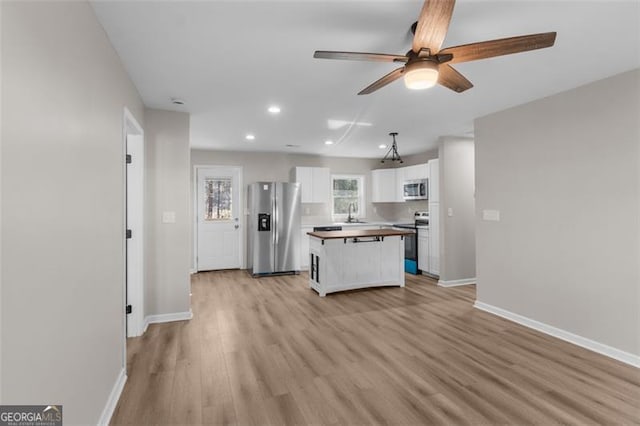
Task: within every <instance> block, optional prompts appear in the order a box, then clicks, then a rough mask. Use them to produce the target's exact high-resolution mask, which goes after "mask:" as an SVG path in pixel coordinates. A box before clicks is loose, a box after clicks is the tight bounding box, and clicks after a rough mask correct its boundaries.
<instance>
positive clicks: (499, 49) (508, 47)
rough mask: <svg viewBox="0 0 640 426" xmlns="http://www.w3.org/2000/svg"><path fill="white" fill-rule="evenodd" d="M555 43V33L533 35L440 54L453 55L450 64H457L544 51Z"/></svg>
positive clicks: (469, 46)
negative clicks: (531, 51)
mask: <svg viewBox="0 0 640 426" xmlns="http://www.w3.org/2000/svg"><path fill="white" fill-rule="evenodd" d="M555 41H556V33H555V32H552V33H540V34H531V35H526V36H519V37H509V38H501V39H498V40H490V41H482V42H480V43H471V44H463V45H461V46H454V47H447V48H446V49H442V50H441V51H440V54H451V55H453V59H452V60H451V61H449V62H448V63H451V64H455V63H458V62H468V61H476V60H478V59H486V58H492V57H494V56H502V55H511V54H512V53H518V52H526V51H528V50H536V49H543V48H545V47H551V46H553V43H555Z"/></svg>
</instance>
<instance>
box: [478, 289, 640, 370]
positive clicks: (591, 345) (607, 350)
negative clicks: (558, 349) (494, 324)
mask: <svg viewBox="0 0 640 426" xmlns="http://www.w3.org/2000/svg"><path fill="white" fill-rule="evenodd" d="M473 306H474V307H476V308H477V309H480V310H482V311H486V312H489V313H490V314H494V315H497V316H499V317H502V318H506V319H508V320H510V321H513V322H516V323H518V324H520V325H524V326H525V327H529V328H532V329H534V330H537V331H540V332H541V333H544V334H548V335H550V336H553V337H557V338H558V339H561V340H564V341H566V342H569V343H573V344H574V345H577V346H580V347H583V348H585V349H589V350H590V351H593V352H597V353H599V354H601V355H605V356H608V357H609V358H613V359H617V360H618V361H621V362H624V363H625V364H629V365H632V366H634V367H637V368H640V356H638V355H634V354H630V353H629V352H625V351H622V350H620V349H616V348H613V347H611V346H608V345H605V344H603V343H599V342H596V341H593V340H590V339H587V338H586V337H582V336H578V335H577V334H573V333H570V332H568V331H565V330H562V329H560V328H556V327H553V326H550V325H548V324H544V323H542V322H539V321H536V320H533V319H531V318H527V317H523V316H522V315H518V314H514V313H513V312H510V311H507V310H504V309H501V308H498V307H496V306H493V305H488V304H486V303H483V302H479V301H476V303H474V305H473Z"/></svg>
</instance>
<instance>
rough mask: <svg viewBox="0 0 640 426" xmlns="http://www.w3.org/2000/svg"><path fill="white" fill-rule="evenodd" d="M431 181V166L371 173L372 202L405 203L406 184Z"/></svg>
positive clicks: (421, 165) (425, 165)
mask: <svg viewBox="0 0 640 426" xmlns="http://www.w3.org/2000/svg"><path fill="white" fill-rule="evenodd" d="M418 179H429V164H427V163H425V164H416V165H415V166H408V167H399V168H397V169H379V170H372V171H371V202H373V203H403V202H404V182H405V181H407V180H418Z"/></svg>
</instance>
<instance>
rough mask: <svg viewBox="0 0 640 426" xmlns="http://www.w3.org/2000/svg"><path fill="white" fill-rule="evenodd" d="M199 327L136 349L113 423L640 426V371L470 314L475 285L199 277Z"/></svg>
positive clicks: (148, 337)
mask: <svg viewBox="0 0 640 426" xmlns="http://www.w3.org/2000/svg"><path fill="white" fill-rule="evenodd" d="M192 291H193V296H192V305H193V313H194V318H193V320H191V321H183V322H174V323H167V324H155V325H151V326H150V327H149V329H148V330H147V332H146V333H145V335H144V336H142V337H139V338H135V339H130V341H129V342H128V345H127V348H128V374H129V379H128V381H127V383H126V386H125V389H124V391H123V394H122V396H121V398H120V401H119V403H118V406H117V408H116V411H115V413H114V416H113V419H112V424H114V425H117V424H131V425H146V424H175V425H187V424H237V425H269V424H278V425H279V424H297V425H304V424H314V425H325V424H326V425H338V424H358V425H364V424H388V425H409V424H411V425H417V424H451V425H467V424H473V425H477V424H504V425H506V424H518V425H523V424H540V425H551V424H580V425H585V424H638V423H639V422H640V370H638V369H635V368H633V367H630V366H627V365H625V364H622V363H620V362H617V361H614V360H612V359H609V358H606V357H604V356H600V355H597V354H595V353H593V352H590V351H587V350H585V349H582V348H579V347H577V346H574V345H571V344H569V343H566V342H563V341H561V340H558V339H554V338H552V337H549V336H546V335H544V334H541V333H538V332H536V331H533V330H530V329H527V328H525V327H522V326H519V325H517V324H514V323H512V322H509V321H507V320H504V319H502V318H499V317H496V316H493V315H491V314H488V313H485V312H482V311H479V310H477V309H474V308H473V306H472V305H473V302H474V300H475V288H474V286H465V287H457V288H441V287H437V286H436V285H435V282H434V281H432V280H430V279H429V278H426V277H423V276H413V275H407V279H406V287H405V288H398V287H388V288H378V289H368V290H361V291H351V292H344V293H336V294H331V295H329V296H327V297H325V298H320V297H318V295H317V294H316V293H315V292H313V291H312V290H310V289H309V288H308V286H307V275H306V274H302V275H299V276H281V277H269V278H260V279H253V278H251V277H250V276H249V275H248V274H247V273H246V272H245V271H223V272H208V273H199V274H196V275H193V278H192Z"/></svg>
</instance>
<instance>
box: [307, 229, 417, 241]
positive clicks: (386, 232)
mask: <svg viewBox="0 0 640 426" xmlns="http://www.w3.org/2000/svg"><path fill="white" fill-rule="evenodd" d="M413 233H414V232H413V231H408V230H401V229H366V230H365V229H351V230H346V231H315V232H307V234H308V235H310V236H312V237H316V238H320V239H321V240H334V239H338V238H362V237H395V236H403V235H411V234H413Z"/></svg>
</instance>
